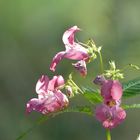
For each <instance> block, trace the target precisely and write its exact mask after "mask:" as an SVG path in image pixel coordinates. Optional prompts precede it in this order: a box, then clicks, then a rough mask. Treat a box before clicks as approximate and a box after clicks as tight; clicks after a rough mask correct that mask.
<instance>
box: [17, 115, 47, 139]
mask: <svg viewBox="0 0 140 140" xmlns="http://www.w3.org/2000/svg"><path fill="white" fill-rule="evenodd" d="M47 120H48V116H41V117H40V118H39V119H38V120H37V121H36V122H35V123H34V125H33V126H32V127H30V128H29V129H27V130H26V131H25V132H23V133H22V134H21V135H20V136H19V137H17V138H16V140H21V139H23V138H24V137H25V136H26V135H27V134H28V133H30V132H31V131H32V130H33V129H34V128H36V127H37V126H38V125H40V124H42V123H44V122H45V121H47Z"/></svg>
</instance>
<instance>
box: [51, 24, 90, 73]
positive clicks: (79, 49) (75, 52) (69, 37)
mask: <svg viewBox="0 0 140 140" xmlns="http://www.w3.org/2000/svg"><path fill="white" fill-rule="evenodd" d="M79 30H80V29H79V28H78V27H77V26H73V27H71V28H70V29H68V30H67V31H65V32H64V34H63V37H62V40H63V43H64V45H65V48H66V50H65V51H61V52H58V53H57V54H56V55H55V56H54V58H53V60H52V62H51V65H50V70H52V71H55V69H56V66H57V64H58V63H59V62H60V61H61V60H62V59H63V58H67V59H72V60H85V61H86V60H88V59H89V54H88V50H87V49H86V48H84V47H83V46H81V45H80V44H78V43H76V42H75V41H74V34H75V32H77V31H79Z"/></svg>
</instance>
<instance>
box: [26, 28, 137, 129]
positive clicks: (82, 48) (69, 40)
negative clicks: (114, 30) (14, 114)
mask: <svg viewBox="0 0 140 140" xmlns="http://www.w3.org/2000/svg"><path fill="white" fill-rule="evenodd" d="M77 31H80V29H79V28H78V27H77V26H73V27H71V28H70V29H68V30H66V31H65V32H64V34H63V37H62V41H63V43H64V46H65V50H64V51H60V52H58V53H57V54H56V55H55V56H54V57H53V59H52V62H51V64H50V70H51V71H53V72H55V70H56V66H57V65H58V63H59V62H60V61H61V60H62V59H63V58H66V59H71V60H73V61H76V62H75V63H72V66H73V67H74V68H75V69H76V70H77V71H78V72H79V73H80V74H81V76H83V77H85V76H86V75H87V66H86V65H87V63H90V62H92V61H93V60H95V59H96V57H97V55H99V59H100V66H101V72H100V73H101V74H100V75H99V76H97V77H96V78H95V80H94V83H95V84H96V85H99V86H100V93H99V96H100V97H101V98H102V99H103V100H102V101H100V103H101V104H100V105H98V106H97V107H96V110H95V116H96V118H97V120H99V121H100V122H101V123H102V125H103V127H104V128H106V129H112V128H114V127H116V126H118V125H119V124H120V123H122V122H123V120H124V119H125V118H126V112H125V110H124V109H123V108H122V107H121V98H122V95H123V89H122V85H121V83H120V81H119V79H122V78H124V76H123V73H122V70H119V69H116V66H115V62H114V61H110V62H109V64H110V69H109V70H104V67H103V60H102V55H101V48H102V47H96V45H95V43H94V42H93V40H92V39H89V40H88V42H87V43H81V42H75V39H74V35H75V33H76V32H77ZM131 67H134V68H136V69H139V67H137V66H136V65H131ZM64 89H65V94H64ZM36 93H37V95H38V98H32V99H31V100H29V101H28V102H27V104H26V112H27V113H30V112H31V111H37V112H40V113H42V114H45V115H49V114H52V113H56V112H58V111H61V110H63V109H65V108H66V107H67V106H68V105H69V98H72V97H74V96H75V95H76V94H79V93H82V94H84V90H83V89H82V88H79V87H78V86H77V84H75V82H74V81H73V80H72V75H71V74H70V75H69V78H68V80H67V81H66V82H65V81H64V78H63V77H62V76H61V75H55V76H53V78H52V79H51V80H50V79H49V77H48V76H47V75H42V76H41V78H39V80H38V81H37V84H36ZM92 100H94V98H93V99H92Z"/></svg>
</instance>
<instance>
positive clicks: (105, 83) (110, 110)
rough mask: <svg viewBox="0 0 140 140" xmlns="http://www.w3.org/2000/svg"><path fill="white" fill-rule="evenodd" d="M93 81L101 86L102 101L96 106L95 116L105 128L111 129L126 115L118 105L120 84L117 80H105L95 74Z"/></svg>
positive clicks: (120, 91) (120, 90)
mask: <svg viewBox="0 0 140 140" xmlns="http://www.w3.org/2000/svg"><path fill="white" fill-rule="evenodd" d="M94 83H95V84H99V85H100V86H101V96H102V97H103V103H102V104H101V105H99V106H97V108H96V113H95V114H96V118H97V120H99V121H100V122H102V125H103V126H104V127H105V128H108V129H112V128H114V127H116V126H117V125H118V124H120V123H121V122H122V121H123V120H124V119H125V117H126V112H125V110H124V109H123V108H121V107H120V104H121V97H122V94H123V92H122V85H121V84H120V82H119V81H118V80H106V79H105V78H104V77H103V76H97V78H96V79H95V80H94Z"/></svg>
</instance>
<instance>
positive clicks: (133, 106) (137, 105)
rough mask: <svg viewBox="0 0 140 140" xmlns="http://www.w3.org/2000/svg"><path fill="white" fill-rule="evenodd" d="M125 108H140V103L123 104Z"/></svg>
mask: <svg viewBox="0 0 140 140" xmlns="http://www.w3.org/2000/svg"><path fill="white" fill-rule="evenodd" d="M122 107H123V108H124V109H134V108H140V104H132V105H123V106H122Z"/></svg>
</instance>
